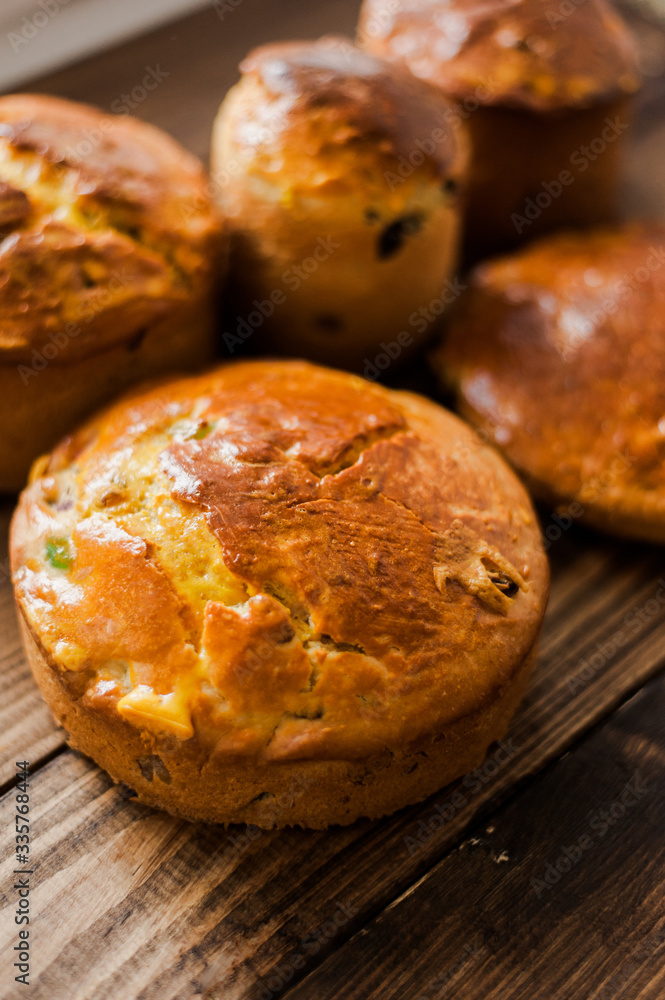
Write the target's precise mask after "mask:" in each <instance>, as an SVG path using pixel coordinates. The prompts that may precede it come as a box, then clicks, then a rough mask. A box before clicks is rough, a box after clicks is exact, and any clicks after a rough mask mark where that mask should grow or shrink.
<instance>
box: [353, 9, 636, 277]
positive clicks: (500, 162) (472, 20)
mask: <svg viewBox="0 0 665 1000" xmlns="http://www.w3.org/2000/svg"><path fill="white" fill-rule="evenodd" d="M564 7H566V5H564V4H556V3H552V0H364V4H363V8H362V13H361V16H360V23H359V28H358V41H359V44H360V45H361V46H363V47H364V48H365V49H366V50H367V51H370V52H372V53H373V54H375V55H377V56H380V57H383V58H386V59H391V60H392V61H393V62H395V63H396V64H397V65H399V66H401V67H406V68H408V69H410V70H411V71H412V72H413V73H414V74H415V75H416V76H418V77H420V78H421V79H423V80H426V81H428V82H430V83H432V84H435V85H436V86H438V87H440V88H441V90H442V91H443V93H444V94H446V95H447V96H449V97H451V98H454V99H455V100H456V101H457V115H458V121H459V123H460V124H461V123H462V122H464V123H466V124H467V125H468V127H469V130H470V134H471V140H472V147H473V153H472V157H471V169H470V176H469V184H468V188H467V201H466V213H465V240H466V251H467V256H470V257H480V256H487V254H488V253H490V252H496V251H497V250H502V249H507V248H508V247H510V246H513V245H515V244H517V243H518V242H520V241H522V240H524V239H525V238H528V239H532V238H533V237H534V236H536V235H538V234H540V233H544V232H548V231H551V230H553V229H556V228H559V227H561V226H563V225H571V226H572V225H589V224H593V223H599V222H607V221H611V220H612V218H613V216H614V214H615V212H616V202H617V180H618V177H619V173H620V166H621V152H622V150H623V146H624V142H625V138H626V132H627V130H628V125H629V122H630V117H629V110H630V109H629V106H628V101H627V98H628V97H629V95H631V94H633V93H634V92H635V91H636V90H637V89H638V87H639V83H640V77H639V73H638V68H637V64H638V59H637V49H636V44H635V41H634V39H633V37H632V35H631V32H630V31H629V29H628V27H627V25H626V24H625V22H624V21H623V19H622V18H621V17H620V15H619V14H618V13H617V12H616V11H615V10H614V9H613V8H612V7H611V6H610V5H609V4H608V3H607V2H606V0H584V3H581V2H580V3H578V4H577V5H575V6H573V5H572V4H568V5H567V8H566V9H565V10H564Z"/></svg>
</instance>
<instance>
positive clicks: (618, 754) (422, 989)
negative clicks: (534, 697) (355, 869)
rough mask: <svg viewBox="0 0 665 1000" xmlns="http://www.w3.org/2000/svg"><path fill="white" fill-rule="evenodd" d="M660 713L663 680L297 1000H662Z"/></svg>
mask: <svg viewBox="0 0 665 1000" xmlns="http://www.w3.org/2000/svg"><path fill="white" fill-rule="evenodd" d="M664 718H665V679H661V680H659V681H657V682H655V683H653V684H651V685H650V686H649V687H648V688H646V689H644V690H643V691H641V692H640V693H639V694H638V695H636V697H635V698H634V699H633V700H632V701H631V702H629V704H628V705H626V706H624V707H623V708H622V709H621V710H620V711H619V712H617V713H615V714H614V715H612V716H611V717H610V719H609V721H607V722H606V723H605V724H604V725H603V726H602V728H601V729H600V730H598V731H597V732H595V733H594V734H593V735H591V736H590V737H588V738H587V739H585V740H584V741H583V742H582V743H581V744H580V745H579V746H578V747H576V749H575V750H574V752H572V753H571V754H569V755H568V756H567V757H566V758H565V759H564V760H562V761H559V762H558V763H557V764H556V765H555V766H554V767H552V768H550V769H549V771H548V772H547V774H546V775H544V776H543V778H542V780H540V781H538V782H535V783H534V784H533V785H532V786H531V787H530V788H529V789H528V790H527V791H525V792H524V793H523V794H521V795H519V796H518V798H517V799H516V800H515V801H513V802H512V803H511V804H510V805H508V806H506V807H504V808H503V809H501V810H500V811H499V812H498V813H497V814H495V815H494V816H493V817H492V821H491V824H490V825H488V826H486V827H479V828H477V829H476V830H474V831H473V833H472V834H471V836H470V838H469V839H468V840H465V841H464V842H463V843H462V844H461V845H460V846H459V847H458V848H457V849H456V850H455V851H453V852H451V854H449V855H448V856H447V857H446V858H445V859H444V860H443V861H442V862H440V863H439V864H438V865H436V867H435V868H433V869H432V871H430V872H428V874H427V875H426V876H425V878H423V879H422V881H421V882H420V883H419V884H418V885H416V886H413V887H411V888H410V889H409V891H408V892H407V893H406V894H405V895H404V896H402V897H401V898H400V899H399V900H397V901H396V902H395V903H394V904H393V905H392V906H390V907H389V908H388V909H386V910H385V911H384V912H383V913H381V914H380V915H379V916H378V917H377V918H376V919H375V920H373V921H372V922H371V923H370V924H369V925H368V926H367V927H366V928H364V929H363V930H362V932H361V933H360V934H357V935H356V936H354V938H353V939H352V940H351V941H349V942H348V944H346V945H345V946H343V947H342V948H340V949H338V950H337V951H336V952H335V953H334V955H332V956H331V957H330V958H329V959H328V960H327V961H326V962H325V963H324V964H323V965H322V966H321V967H320V968H319V969H318V970H317V972H316V973H314V974H313V975H311V976H309V977H307V978H306V979H305V980H304V981H303V982H302V984H301V985H300V986H298V987H296V988H295V989H293V990H287V991H286V994H285V996H286V998H287V1000H311V998H313V997H316V1000H337V998H338V997H344V998H345V1000H365V998H367V997H381V998H382V1000H402V998H403V997H410V998H416V997H417V998H418V1000H431V998H434V997H437V998H440V1000H445V998H446V997H452V996H456V997H464V998H467V997H468V998H471V997H473V998H474V1000H481V998H485V997H491V998H492V1000H508V998H510V1000H551V998H552V997H580V998H582V997H584V998H585V1000H656V998H659V997H662V996H664V995H665V908H664V906H663V900H664V899H665V857H664V856H663V838H664V837H665V768H664V767H663V761H664V760H665V729H664V728H663V719H664ZM223 996H224V993H223V992H220V993H219V994H217V993H215V992H213V993H212V994H211V995H210V1000H213V998H217V997H218V998H220V1000H221V998H222V997H223Z"/></svg>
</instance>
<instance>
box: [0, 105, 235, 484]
mask: <svg viewBox="0 0 665 1000" xmlns="http://www.w3.org/2000/svg"><path fill="white" fill-rule="evenodd" d="M0 125H1V129H0V317H1V319H2V322H1V323H0V381H1V382H2V385H3V390H5V391H3V393H2V402H1V403H0V417H1V418H2V424H3V427H5V426H6V427H8V428H9V435H8V437H9V438H10V439H11V444H10V443H9V442H6V441H3V442H2V443H1V444H0V491H9V490H16V489H18V488H20V487H21V486H22V485H23V484H24V483H25V478H26V476H27V472H28V468H29V465H30V462H31V461H32V460H33V459H34V458H35V457H36V455H37V454H39V453H40V451H43V450H45V449H46V448H49V447H52V446H53V444H54V443H55V442H56V441H57V439H58V437H59V436H60V435H61V434H62V433H64V432H65V430H66V429H67V427H68V426H71V425H72V423H74V422H75V421H77V420H79V419H80V418H81V417H82V416H85V415H87V414H88V413H89V412H90V410H91V408H92V407H94V406H95V405H99V404H100V403H101V402H103V401H104V400H105V399H106V398H108V397H109V396H110V395H111V394H112V393H113V392H114V391H117V389H118V388H123V387H125V386H126V385H128V384H130V383H131V382H132V381H135V380H136V379H137V378H139V379H140V378H142V377H146V376H148V375H152V374H159V373H160V372H162V371H168V370H173V369H174V368H180V367H183V366H184V367H185V368H191V367H193V366H194V365H196V364H197V362H201V361H202V360H208V359H209V358H210V357H211V354H212V349H213V346H214V323H215V311H216V310H215V298H216V294H217V288H218V286H219V281H220V277H221V275H220V272H221V270H222V269H223V266H224V257H225V236H224V231H223V225H222V220H221V217H220V215H219V212H218V210H217V208H216V207H215V206H214V205H213V204H212V202H211V200H210V196H209V191H208V181H207V178H206V174H205V172H204V170H203V167H202V165H201V164H200V163H199V161H198V160H197V159H196V158H195V157H193V156H191V155H190V154H189V153H187V152H186V151H185V150H184V149H182V148H181V147H180V146H179V145H178V144H177V143H176V142H175V141H174V140H172V139H171V138H170V137H169V136H167V135H166V134H165V133H162V132H160V130H158V129H156V128H154V127H152V126H150V125H147V124H145V123H143V122H140V121H138V120H136V119H133V118H131V117H129V116H112V115H104V114H103V113H102V112H100V111H98V110H96V109H95V108H91V107H88V106H87V105H81V104H73V103H71V102H69V101H64V100H60V99H57V98H52V97H47V96H42V95H20V94H19V95H10V96H6V97H2V98H0ZM187 327H189V331H190V332H189V339H188V342H187V341H186V340H185V339H184V338H183V335H182V330H183V329H185V328H187ZM179 328H180V329H179ZM160 344H161V345H162V346H161V348H160ZM91 380H92V381H91ZM95 388H96V389H98V391H97V392H95ZM17 410H18V413H19V414H20V415H22V414H23V413H24V412H25V411H26V410H29V412H30V420H28V421H25V420H22V419H19V416H18V415H17ZM54 415H55V420H54V419H53V418H54Z"/></svg>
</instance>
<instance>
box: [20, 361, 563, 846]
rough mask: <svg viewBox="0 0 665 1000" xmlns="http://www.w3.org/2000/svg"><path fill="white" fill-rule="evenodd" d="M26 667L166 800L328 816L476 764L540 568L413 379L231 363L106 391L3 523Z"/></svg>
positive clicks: (275, 819)
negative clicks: (109, 394) (105, 402)
mask: <svg viewBox="0 0 665 1000" xmlns="http://www.w3.org/2000/svg"><path fill="white" fill-rule="evenodd" d="M11 554H12V567H13V575H14V583H15V591H16V598H17V602H18V607H19V611H20V619H21V623H22V628H23V632H24V636H25V642H26V649H27V652H28V655H29V658H30V662H31V664H32V668H33V671H34V673H35V676H36V678H37V681H38V683H39V685H40V687H41V688H42V691H43V693H44V695H45V697H46V699H47V701H48V703H49V704H50V706H51V708H52V710H53V712H54V714H55V715H56V717H57V718H58V719H59V720H60V721H61V722H62V724H63V725H64V726H65V728H66V730H67V731H68V733H69V734H70V738H71V740H72V743H73V745H74V746H76V747H78V748H79V749H81V750H82V751H84V752H85V753H87V754H89V755H90V756H91V757H93V758H94V759H95V760H96V761H97V762H98V763H100V764H101V765H102V766H103V767H104V768H106V769H107V770H108V771H109V772H110V774H111V775H112V776H113V778H115V779H116V780H118V781H123V782H125V783H127V784H128V785H129V786H131V788H133V789H135V790H136V791H137V793H138V795H139V798H140V799H141V800H142V801H144V802H146V803H149V804H151V805H155V806H159V807H161V808H164V809H167V810H169V811H171V812H174V813H176V814H179V815H182V816H185V817H188V818H193V819H194V818H199V819H204V820H208V821H215V822H224V823H227V822H250V823H256V824H258V825H260V826H273V825H277V826H283V825H287V824H302V825H304V826H310V827H324V826H327V825H329V824H331V823H349V822H352V821H353V820H355V819H356V818H357V817H359V816H370V817H376V816H380V815H383V814H385V813H387V812H390V811H392V810H394V809H397V808H399V807H401V806H403V805H405V804H407V803H410V802H415V801H417V800H419V799H421V798H424V797H425V796H426V795H428V794H430V793H431V792H433V791H435V790H436V789H437V788H439V787H441V786H442V785H443V784H445V783H447V782H449V781H451V780H452V779H453V778H455V777H457V776H459V775H460V774H462V773H464V772H465V771H468V770H469V769H470V768H472V767H475V766H477V765H478V764H479V763H480V762H481V760H482V758H483V755H484V753H485V750H486V748H487V746H488V745H489V744H490V743H491V742H492V740H495V739H497V738H499V737H500V736H501V735H502V734H503V733H504V732H505V730H506V727H507V725H508V722H509V719H510V716H511V714H512V712H513V711H514V709H515V707H516V705H517V703H518V701H519V698H520V696H521V694H522V692H523V690H524V687H525V684H526V681H527V678H528V674H529V670H530V665H531V661H532V653H533V648H534V643H535V641H536V638H537V635H538V631H539V628H540V624H541V621H542V617H543V613H544V609H545V603H546V598H547V589H548V568H547V562H546V558H545V555H544V552H543V548H542V544H541V538H540V532H539V528H538V524H537V522H536V519H535V517H534V514H533V510H532V508H531V505H530V502H529V500H528V497H527V495H526V493H525V491H524V489H523V488H522V486H521V485H520V484H519V482H518V480H517V478H516V477H515V476H514V474H513V473H512V472H511V471H510V470H509V469H508V467H507V466H506V465H505V464H504V463H503V461H502V460H501V459H500V457H499V456H498V454H497V453H496V452H495V451H494V450H493V449H491V448H487V447H485V446H483V445H482V444H481V442H480V441H479V440H478V439H477V438H476V436H475V434H474V433H473V431H472V430H471V429H470V428H468V427H467V426H466V425H465V424H463V423H462V422H461V421H460V420H458V419H457V417H455V416H453V415H452V414H450V413H448V412H446V411H445V410H443V409H441V408H440V407H438V406H437V405H435V404H434V403H432V402H429V401H428V400H425V399H423V398H421V397H418V396H415V395H411V394H409V393H398V392H391V391H388V390H385V389H383V388H380V387H378V386H373V385H370V384H369V383H367V382H365V381H364V380H362V379H360V378H358V377H356V376H351V375H348V374H344V373H341V372H335V371H332V370H328V369H322V368H318V367H315V366H312V365H309V364H306V363H304V362H289V361H275V362H269V361H268V362H261V361H257V362H245V363H241V364H237V365H231V366H227V367H225V368H221V369H219V370H216V371H213V372H211V373H209V374H206V375H204V376H199V377H197V378H189V379H182V380H180V381H176V382H172V383H166V384H164V385H161V386H159V387H157V388H153V389H152V390H149V391H145V392H144V393H142V394H134V395H132V396H130V397H128V398H127V399H125V400H123V401H121V402H119V403H117V404H116V405H114V406H113V407H112V408H111V409H109V410H107V411H106V412H105V413H102V414H101V415H100V416H99V417H97V418H96V419H94V420H93V421H92V422H90V423H88V424H87V425H86V426H85V427H83V428H82V429H81V430H80V431H79V432H78V433H77V434H76V435H74V436H73V437H71V438H67V439H65V441H64V442H63V443H62V445H61V446H60V447H59V448H58V449H56V451H55V452H54V453H53V454H52V455H51V456H50V457H49V458H45V459H44V460H43V461H41V462H40V463H39V464H38V465H37V466H36V468H35V470H34V473H33V477H32V483H31V485H30V486H29V487H28V488H27V489H26V491H25V492H24V493H23V495H22V498H21V501H20V504H19V507H18V510H17V513H16V515H15V518H14V522H13V526H12V537H11Z"/></svg>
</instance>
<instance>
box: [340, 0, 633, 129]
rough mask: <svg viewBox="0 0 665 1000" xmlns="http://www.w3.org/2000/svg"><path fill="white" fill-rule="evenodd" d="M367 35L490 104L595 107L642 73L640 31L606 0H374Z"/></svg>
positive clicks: (459, 93) (378, 48) (450, 90)
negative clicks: (566, 3) (568, 1)
mask: <svg viewBox="0 0 665 1000" xmlns="http://www.w3.org/2000/svg"><path fill="white" fill-rule="evenodd" d="M570 6H571V7H572V5H570ZM358 39H359V43H360V44H362V45H363V46H364V47H365V48H366V49H367V50H368V51H371V52H373V53H375V54H376V55H378V56H383V57H385V58H389V59H392V60H395V61H396V62H397V63H398V64H402V65H404V66H407V67H408V68H409V69H410V70H411V71H412V72H413V73H414V74H415V75H416V76H418V77H421V78H422V79H424V80H428V81H429V82H430V83H433V84H436V85H437V86H439V87H441V88H442V90H443V91H444V93H446V94H448V95H449V96H451V97H455V98H457V99H458V100H461V101H463V100H464V99H466V98H473V99H475V100H477V101H478V102H480V104H484V105H512V106H516V107H522V108H527V109H529V110H533V111H554V110H561V109H566V108H575V107H585V106H588V105H593V104H596V103H599V102H603V101H610V100H612V99H614V98H617V97H620V96H621V95H623V94H630V93H632V92H634V91H635V90H637V88H638V87H639V82H640V78H639V73H638V69H637V51H636V46H635V42H634V39H633V37H632V35H631V33H630V31H629V29H628V27H627V25H626V24H625V23H624V21H623V20H622V18H621V17H620V16H619V14H617V13H616V11H614V10H613V9H612V8H611V7H610V5H609V4H608V3H607V2H606V0H584V3H580V4H579V5H578V6H575V7H574V8H573V9H572V11H569V12H568V16H562V15H561V13H560V12H559V8H558V6H557V4H555V3H552V0H365V2H364V4H363V8H362V12H361V16H360V23H359V28H358ZM474 106H476V105H474Z"/></svg>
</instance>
